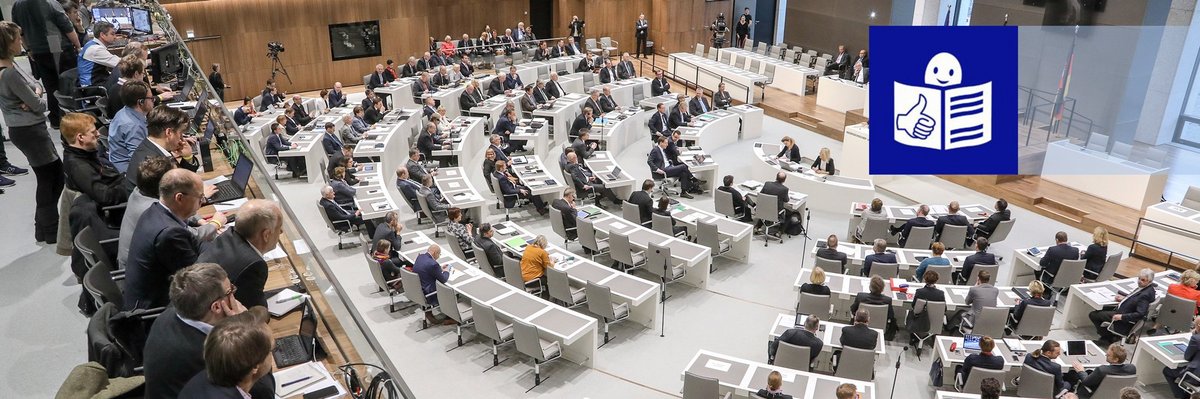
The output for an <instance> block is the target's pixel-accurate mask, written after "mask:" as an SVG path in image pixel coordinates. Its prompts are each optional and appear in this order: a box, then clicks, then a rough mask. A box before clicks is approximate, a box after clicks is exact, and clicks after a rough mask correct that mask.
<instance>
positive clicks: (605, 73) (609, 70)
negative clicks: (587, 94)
mask: <svg viewBox="0 0 1200 399" xmlns="http://www.w3.org/2000/svg"><path fill="white" fill-rule="evenodd" d="M602 63H603V66H602V67H600V83H612V82H616V81H617V80H618V79H620V78H619V77H617V71H616V68H613V65H612V60H609V59H608V58H605V59H604V61H602Z"/></svg>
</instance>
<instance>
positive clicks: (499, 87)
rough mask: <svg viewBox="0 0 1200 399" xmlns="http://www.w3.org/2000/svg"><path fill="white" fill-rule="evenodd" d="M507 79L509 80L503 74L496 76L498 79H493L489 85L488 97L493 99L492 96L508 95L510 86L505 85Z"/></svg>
mask: <svg viewBox="0 0 1200 399" xmlns="http://www.w3.org/2000/svg"><path fill="white" fill-rule="evenodd" d="M506 79H507V78H506V77H505V75H504V74H502V73H498V74H496V78H495V79H492V82H491V83H489V84H488V96H489V97H492V96H498V95H501V94H508V88H507V86H508V84H507V83H505V80H506Z"/></svg>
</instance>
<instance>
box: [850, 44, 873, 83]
mask: <svg viewBox="0 0 1200 399" xmlns="http://www.w3.org/2000/svg"><path fill="white" fill-rule="evenodd" d="M870 71H871V59H870V58H868V57H867V50H866V49H862V50H858V57H854V63H853V64H850V70H849V71H846V77H847V78H848V79H851V80H853V81H855V82H859V83H867V82H868V80H869V78H870Z"/></svg>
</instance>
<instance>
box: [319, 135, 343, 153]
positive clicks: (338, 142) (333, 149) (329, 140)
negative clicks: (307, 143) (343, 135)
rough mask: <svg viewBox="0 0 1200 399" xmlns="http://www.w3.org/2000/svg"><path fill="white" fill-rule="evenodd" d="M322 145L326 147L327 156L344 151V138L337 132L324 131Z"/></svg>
mask: <svg viewBox="0 0 1200 399" xmlns="http://www.w3.org/2000/svg"><path fill="white" fill-rule="evenodd" d="M322 134H323V135H324V136H322V137H321V147H322V148H324V149H325V156H327V157H331V156H333V154H337V153H340V152H342V139H340V138H338V137H337V134H329V133H322Z"/></svg>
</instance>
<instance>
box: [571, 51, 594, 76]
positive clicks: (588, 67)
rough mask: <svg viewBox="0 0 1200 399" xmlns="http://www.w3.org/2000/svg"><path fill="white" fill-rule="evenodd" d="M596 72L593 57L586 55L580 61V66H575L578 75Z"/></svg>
mask: <svg viewBox="0 0 1200 399" xmlns="http://www.w3.org/2000/svg"><path fill="white" fill-rule="evenodd" d="M595 70H596V64H595V62H594V61H592V57H590V56H587V55H584V56H583V59H581V60H579V64H577V65H575V72H576V73H583V72H594V71H595Z"/></svg>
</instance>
